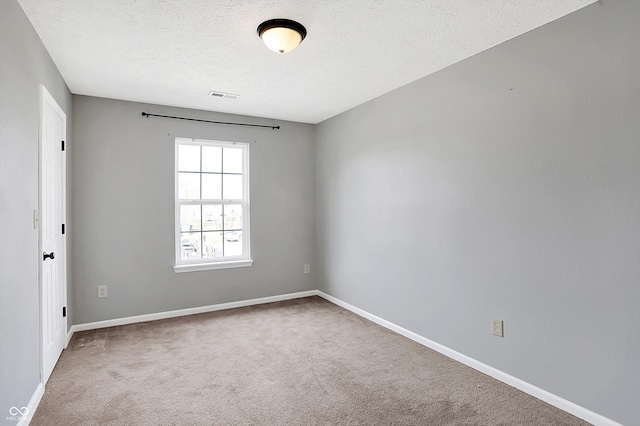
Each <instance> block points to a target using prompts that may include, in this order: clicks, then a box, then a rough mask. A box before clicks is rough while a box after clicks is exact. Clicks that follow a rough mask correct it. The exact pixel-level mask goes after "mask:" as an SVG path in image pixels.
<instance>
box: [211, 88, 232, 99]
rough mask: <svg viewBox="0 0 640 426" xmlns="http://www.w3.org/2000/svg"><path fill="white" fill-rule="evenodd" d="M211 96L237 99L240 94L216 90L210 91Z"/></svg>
mask: <svg viewBox="0 0 640 426" xmlns="http://www.w3.org/2000/svg"><path fill="white" fill-rule="evenodd" d="M209 96H211V97H212V98H223V99H235V98H238V97H240V95H234V94H233V93H224V92H216V91H215V90H212V91H210V92H209Z"/></svg>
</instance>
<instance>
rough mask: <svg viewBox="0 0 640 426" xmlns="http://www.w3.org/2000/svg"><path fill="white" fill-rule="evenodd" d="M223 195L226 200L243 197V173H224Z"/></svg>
mask: <svg viewBox="0 0 640 426" xmlns="http://www.w3.org/2000/svg"><path fill="white" fill-rule="evenodd" d="M222 197H223V198H224V199H225V200H240V199H242V175H222Z"/></svg>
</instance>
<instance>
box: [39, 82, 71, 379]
mask: <svg viewBox="0 0 640 426" xmlns="http://www.w3.org/2000/svg"><path fill="white" fill-rule="evenodd" d="M45 103H46V104H48V105H49V106H50V107H51V108H52V109H53V110H54V111H55V112H56V114H58V116H59V117H60V118H61V119H62V140H63V141H65V144H66V142H67V114H65V112H64V111H63V110H62V108H60V105H58V103H57V102H56V100H55V99H54V98H53V96H51V93H49V91H48V90H47V88H46V87H45V86H44V85H42V84H40V102H39V105H38V106H39V118H38V214H37V215H36V217H37V227H38V254H37V259H38V293H39V294H38V299H39V313H40V342H39V343H40V344H39V346H40V383H42V385H45V380H44V348H45V345H44V342H43V340H44V331H43V327H44V320H45V319H44V303H43V302H44V301H43V297H44V291H43V285H42V279H43V275H42V266H43V262H42V252H43V244H42V211H43V191H42V176H43V169H42V162H43V149H42V144H43V139H44V137H43V136H44V133H43V132H44V129H43V126H42V124H43V118H44V114H43V110H44V104H45ZM66 149H67V148H66V146H65V153H66ZM60 168H61V173H62V192H61V194H60V196H61V197H62V223H64V224H65V227H66V224H67V156H66V155H64V154H63V155H62V160H61V164H60ZM60 225H62V224H60ZM66 231H67V230H66V229H65V234H64V236H63V238H62V253H63V255H62V256H61V259H60V260H61V265H60V267H61V268H62V287H63V288H62V294H63V300H64V306H67V307H68V306H69V304H68V298H67V284H68V283H67V238H66V236H67V232H66ZM61 314H62V313H61ZM67 318H68V309H67V316H65V317H64V318H63V321H62V323H63V327H64V345H63V349H66V348H67V343H68V338H67V336H68V333H69V332H68V326H69V324H68V322H67Z"/></svg>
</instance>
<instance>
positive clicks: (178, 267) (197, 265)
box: [173, 259, 253, 274]
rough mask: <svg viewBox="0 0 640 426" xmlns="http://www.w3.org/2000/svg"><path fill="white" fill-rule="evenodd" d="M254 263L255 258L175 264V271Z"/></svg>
mask: <svg viewBox="0 0 640 426" xmlns="http://www.w3.org/2000/svg"><path fill="white" fill-rule="evenodd" d="M252 264H253V260H251V259H249V260H233V261H229V262H216V263H193V264H190V265H175V266H174V267H173V271H174V272H175V273H176V274H177V273H180V272H195V271H209V270H212V269H228V268H243V267H245V266H251V265H252Z"/></svg>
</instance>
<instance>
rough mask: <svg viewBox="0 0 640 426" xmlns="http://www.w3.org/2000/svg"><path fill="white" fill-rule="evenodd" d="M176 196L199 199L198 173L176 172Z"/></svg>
mask: <svg viewBox="0 0 640 426" xmlns="http://www.w3.org/2000/svg"><path fill="white" fill-rule="evenodd" d="M178 198H179V199H181V200H198V199H200V173H178Z"/></svg>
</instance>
